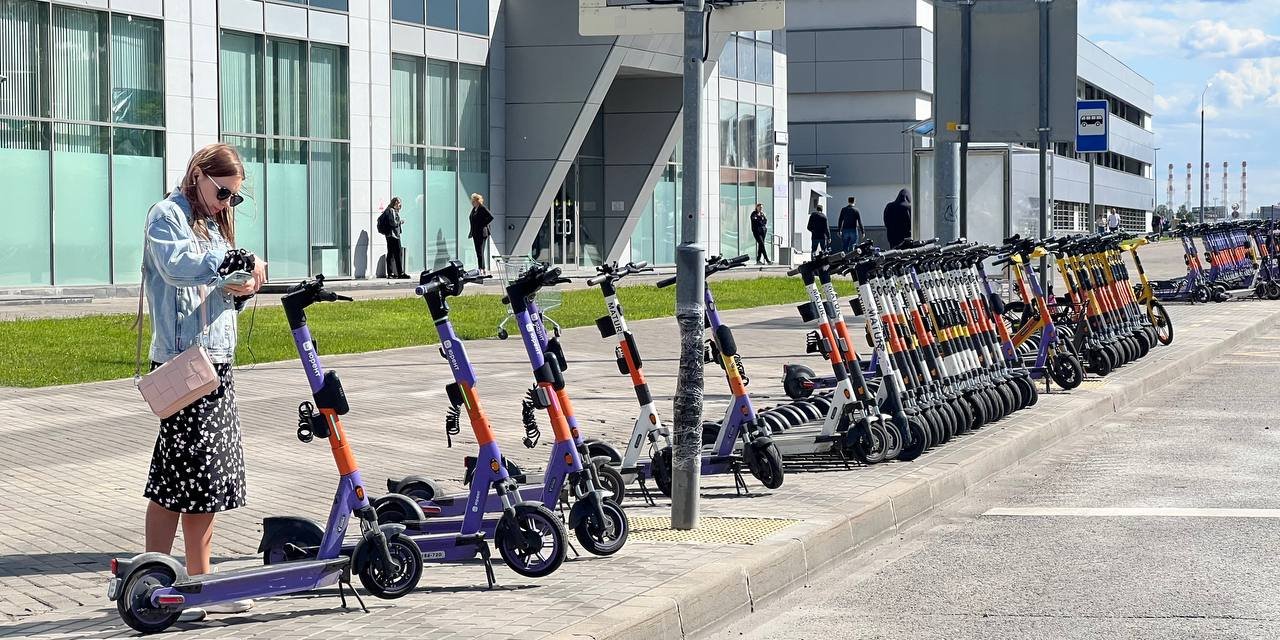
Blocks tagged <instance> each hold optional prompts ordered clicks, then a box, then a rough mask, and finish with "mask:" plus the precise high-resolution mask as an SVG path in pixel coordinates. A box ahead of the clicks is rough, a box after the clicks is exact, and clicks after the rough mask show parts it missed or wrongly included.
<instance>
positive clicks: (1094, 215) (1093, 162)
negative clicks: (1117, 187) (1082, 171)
mask: <svg viewBox="0 0 1280 640" xmlns="http://www.w3.org/2000/svg"><path fill="white" fill-rule="evenodd" d="M1088 155H1089V224H1093V225H1096V224H1097V223H1096V222H1094V220H1097V219H1098V209H1097V204H1096V203H1097V200H1096V199H1095V198H1094V195H1093V194H1094V191H1093V187H1094V184H1096V183H1095V182H1094V181H1093V169H1094V167H1096V166H1098V154H1096V153H1090V154H1088Z"/></svg>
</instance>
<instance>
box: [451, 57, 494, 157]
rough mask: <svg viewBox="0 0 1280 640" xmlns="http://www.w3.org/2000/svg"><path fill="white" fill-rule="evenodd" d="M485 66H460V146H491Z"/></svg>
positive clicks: (480, 147) (471, 147)
mask: <svg viewBox="0 0 1280 640" xmlns="http://www.w3.org/2000/svg"><path fill="white" fill-rule="evenodd" d="M487 94H488V90H487V87H486V83H485V73H484V67H477V66H473V65H469V64H464V65H459V66H458V105H459V106H460V108H461V111H462V112H461V113H460V114H459V125H458V136H459V137H458V146H460V147H462V148H464V149H477V150H483V149H488V148H489V143H488V140H489V100H488V95H487Z"/></svg>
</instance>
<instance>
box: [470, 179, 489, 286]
mask: <svg viewBox="0 0 1280 640" xmlns="http://www.w3.org/2000/svg"><path fill="white" fill-rule="evenodd" d="M468 221H469V222H470V224H471V229H470V231H468V232H467V237H468V238H471V242H472V243H474V244H475V248H476V263H477V264H476V268H477V269H479V270H480V272H481V273H484V272H485V268H486V267H487V266H488V265H489V261H488V260H486V259H485V255H484V250H485V247H486V246H487V245H488V244H489V223H491V222H493V214H491V213H489V209H488V208H487V207H485V206H484V196H482V195H480V194H478V193H473V194H471V215H470V216H469V217H468Z"/></svg>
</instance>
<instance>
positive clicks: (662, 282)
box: [658, 276, 676, 289]
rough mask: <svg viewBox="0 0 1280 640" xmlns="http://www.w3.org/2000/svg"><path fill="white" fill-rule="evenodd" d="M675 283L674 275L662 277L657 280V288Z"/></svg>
mask: <svg viewBox="0 0 1280 640" xmlns="http://www.w3.org/2000/svg"><path fill="white" fill-rule="evenodd" d="M675 283H676V277H675V276H671V277H670V278H663V279H662V280H659V281H658V288H659V289H666V288H667V287H669V286H671V285H673V284H675Z"/></svg>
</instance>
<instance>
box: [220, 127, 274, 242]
mask: <svg viewBox="0 0 1280 640" xmlns="http://www.w3.org/2000/svg"><path fill="white" fill-rule="evenodd" d="M222 141H223V142H226V143H227V144H229V145H232V146H234V147H235V148H236V151H238V152H239V153H240V163H241V164H242V165H244V184H243V185H242V186H241V187H240V195H242V196H244V202H242V203H240V206H238V207H236V246H237V247H241V248H243V249H248V250H249V251H252V252H253V253H254V255H259V256H266V255H267V225H266V222H267V220H266V206H265V205H266V200H265V196H266V193H267V183H266V177H267V148H266V141H265V140H263V139H262V138H239V137H235V136H225V137H223V139H222Z"/></svg>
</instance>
